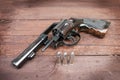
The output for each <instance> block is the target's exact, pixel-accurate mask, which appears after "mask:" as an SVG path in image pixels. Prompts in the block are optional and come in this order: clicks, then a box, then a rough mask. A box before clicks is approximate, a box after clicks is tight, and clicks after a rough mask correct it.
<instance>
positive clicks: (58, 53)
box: [56, 52, 62, 64]
mask: <svg viewBox="0 0 120 80" xmlns="http://www.w3.org/2000/svg"><path fill="white" fill-rule="evenodd" d="M56 57H57V63H58V64H61V57H62V55H61V52H57V55H56Z"/></svg>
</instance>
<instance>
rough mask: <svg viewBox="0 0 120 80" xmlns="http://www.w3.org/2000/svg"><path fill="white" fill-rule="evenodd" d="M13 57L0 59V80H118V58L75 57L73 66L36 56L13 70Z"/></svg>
mask: <svg viewBox="0 0 120 80" xmlns="http://www.w3.org/2000/svg"><path fill="white" fill-rule="evenodd" d="M13 58H14V57H12V56H11V57H4V56H1V57H0V63H1V66H0V75H1V76H0V79H1V80H7V79H11V80H16V79H19V80H33V79H34V80H40V79H42V80H56V79H57V80H66V79H69V80H73V79H75V80H80V79H81V80H100V79H104V80H119V76H120V68H119V67H120V63H119V62H120V58H119V57H114V56H111V57H110V56H75V61H74V64H73V65H58V64H55V61H56V58H55V56H37V57H36V58H35V59H34V60H32V61H30V62H28V63H27V64H25V65H24V67H23V68H22V69H19V70H17V69H14V68H13V66H12V65H11V60H12V59H13Z"/></svg>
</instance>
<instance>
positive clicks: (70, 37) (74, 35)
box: [63, 31, 81, 46]
mask: <svg viewBox="0 0 120 80" xmlns="http://www.w3.org/2000/svg"><path fill="white" fill-rule="evenodd" d="M75 37H78V40H77V41H76V40H75V39H76V38H75ZM80 39H81V36H80V35H79V34H78V33H77V32H75V31H72V32H71V35H68V37H67V40H72V41H73V43H71V44H68V43H66V42H65V40H63V43H64V45H66V46H73V45H76V44H77V43H78V42H79V41H80Z"/></svg>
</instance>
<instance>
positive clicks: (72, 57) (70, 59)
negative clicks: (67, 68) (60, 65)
mask: <svg viewBox="0 0 120 80" xmlns="http://www.w3.org/2000/svg"><path fill="white" fill-rule="evenodd" d="M74 56H75V54H74V52H71V54H70V55H69V64H73V62H74Z"/></svg>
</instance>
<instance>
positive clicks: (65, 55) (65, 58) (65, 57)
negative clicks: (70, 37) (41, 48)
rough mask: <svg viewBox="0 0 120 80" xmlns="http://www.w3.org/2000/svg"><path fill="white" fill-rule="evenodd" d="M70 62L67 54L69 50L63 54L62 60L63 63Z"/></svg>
mask: <svg viewBox="0 0 120 80" xmlns="http://www.w3.org/2000/svg"><path fill="white" fill-rule="evenodd" d="M67 63H68V56H67V52H65V53H64V54H63V61H62V64H67Z"/></svg>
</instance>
